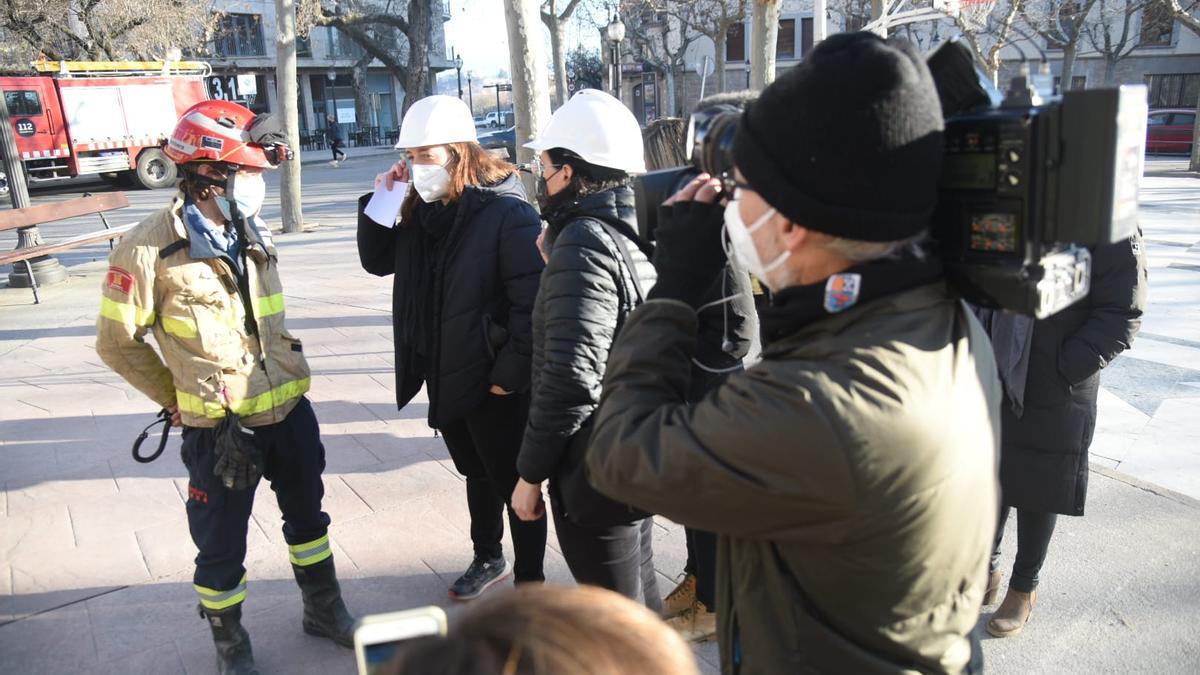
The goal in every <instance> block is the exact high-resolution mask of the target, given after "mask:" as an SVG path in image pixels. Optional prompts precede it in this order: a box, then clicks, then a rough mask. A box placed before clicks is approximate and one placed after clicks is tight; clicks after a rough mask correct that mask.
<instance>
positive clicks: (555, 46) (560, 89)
mask: <svg viewBox="0 0 1200 675" xmlns="http://www.w3.org/2000/svg"><path fill="white" fill-rule="evenodd" d="M565 27H566V22H565V21H562V20H560V19H559V18H558V17H553V18H551V19H550V26H549V28H550V55H551V56H552V57H553V58H554V105H555V107H558V106H561V105H562V104H564V103H566V102H567V55H566V53H565V52H564V51H563V38H564V33H565V32H566V31H565V30H564V29H565Z"/></svg>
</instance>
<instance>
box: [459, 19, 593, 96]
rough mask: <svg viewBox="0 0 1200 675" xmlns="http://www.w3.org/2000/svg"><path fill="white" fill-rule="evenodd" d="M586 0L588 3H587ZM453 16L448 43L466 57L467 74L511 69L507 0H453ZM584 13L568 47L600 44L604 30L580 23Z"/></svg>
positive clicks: (482, 74)
mask: <svg viewBox="0 0 1200 675" xmlns="http://www.w3.org/2000/svg"><path fill="white" fill-rule="evenodd" d="M584 4H586V3H584ZM450 5H451V10H450V14H451V19H450V21H448V22H446V45H447V46H448V47H454V48H455V49H456V50H457V52H458V54H460V55H461V56H462V58H463V76H464V78H465V76H466V74H467V72H468V71H474V72H475V73H476V74H477V75H478V76H479V77H483V78H491V77H495V76H496V73H497V72H498V71H499V70H500V69H502V68H503V69H504V70H505V72H508V71H510V70H511V69H510V68H509V61H508V30H507V28H506V25H505V23H504V2H503V0H450ZM580 18H581V17H580V16H578V15H577V16H576V20H575V21H572V22H571V25H569V26H568V27H567V32H566V41H565V44H564V47H565V48H566V49H568V50H570V49H573V48H574V47H575V46H576V45H578V44H580V43H581V42H582V43H583V44H584V45H585V46H586V47H588V48H590V49H596V50H598V49H599V48H600V33H599V32H598V31H597V30H596V29H594V28H586V27H584V26H581V25H579V19H580ZM539 26H542V28H541V33H542V38H543V40H544V43H545V52H546V59H547V61H549V59H550V33H549V31H547V30H546V28H545V26H544V25H542V24H541V23H540V22H539Z"/></svg>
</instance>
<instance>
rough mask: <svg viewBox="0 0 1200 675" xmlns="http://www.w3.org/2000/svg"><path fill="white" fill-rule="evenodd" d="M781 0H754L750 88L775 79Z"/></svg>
mask: <svg viewBox="0 0 1200 675" xmlns="http://www.w3.org/2000/svg"><path fill="white" fill-rule="evenodd" d="M779 10H780V2H779V0H754V16H753V18H752V20H751V25H750V52H749V57H750V88H751V89H756V90H762V89H763V88H764V87H766V86H767V85H768V84H771V83H772V82H774V81H775V45H776V43H777V42H778V40H779Z"/></svg>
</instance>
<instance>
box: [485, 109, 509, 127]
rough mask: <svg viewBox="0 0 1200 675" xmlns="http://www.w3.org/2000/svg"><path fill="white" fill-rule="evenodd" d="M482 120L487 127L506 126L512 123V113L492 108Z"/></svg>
mask: <svg viewBox="0 0 1200 675" xmlns="http://www.w3.org/2000/svg"><path fill="white" fill-rule="evenodd" d="M483 121H484V124H486V125H487V126H489V127H507V126H510V125H511V124H512V113H510V112H507V111H503V112H496V111H495V110H493V111H492V112H490V113H488V114H487V115H486V116H485V117H484V118H483Z"/></svg>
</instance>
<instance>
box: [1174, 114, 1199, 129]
mask: <svg viewBox="0 0 1200 675" xmlns="http://www.w3.org/2000/svg"><path fill="white" fill-rule="evenodd" d="M1171 124H1173V125H1175V126H1185V127H1190V126H1195V124H1196V113H1175V114H1174V115H1171Z"/></svg>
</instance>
